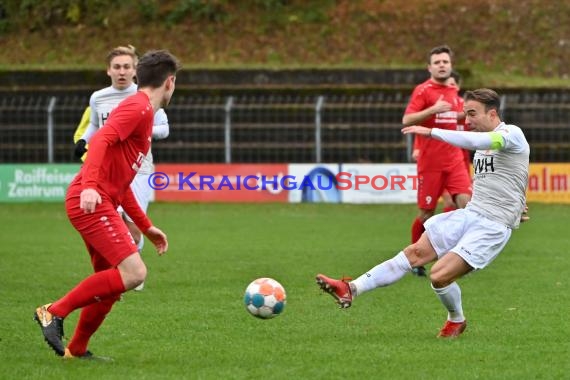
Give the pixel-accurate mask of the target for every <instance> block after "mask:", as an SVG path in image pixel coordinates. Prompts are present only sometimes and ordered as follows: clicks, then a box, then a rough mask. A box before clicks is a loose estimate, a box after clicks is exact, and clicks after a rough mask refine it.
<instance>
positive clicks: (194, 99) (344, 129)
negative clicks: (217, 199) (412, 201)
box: [0, 91, 570, 163]
mask: <svg viewBox="0 0 570 380" xmlns="http://www.w3.org/2000/svg"><path fill="white" fill-rule="evenodd" d="M409 95H410V92H409V91H386V92H378V91H376V92H370V93H360V94H346V93H343V94H337V93H329V94H314V95H313V94H306V93H270V92H260V93H256V94H236V95H216V94H212V93H202V94H176V95H175V97H174V98H173V102H172V104H171V105H170V106H169V108H168V110H167V114H168V118H169V122H170V126H171V128H170V136H169V137H168V138H167V139H166V140H162V141H156V142H154V143H153V153H154V156H155V160H156V161H157V162H196V163H198V162H211V163H222V162H233V163H268V162H297V163H311V162H374V163H377V162H407V161H408V158H409V141H407V140H406V138H405V137H404V136H402V134H401V133H400V128H401V120H402V114H403V112H404V109H405V106H406V102H407V100H408V97H409ZM88 100H89V94H87V93H78V94H54V95H45V94H34V93H25V94H17V95H14V94H0V162H1V163H28V162H57V163H65V162H73V161H74V159H73V154H72V152H73V141H72V139H73V133H74V130H75V128H76V126H77V123H78V122H79V119H80V118H81V114H82V113H83V110H84V108H85V106H86V105H87V104H88ZM503 100H504V102H503V103H504V109H503V116H504V119H505V121H507V122H509V123H512V124H516V125H518V126H520V127H521V128H522V129H523V130H524V131H525V134H526V136H527V139H528V140H529V142H530V144H531V150H532V154H531V160H532V161H533V162H570V117H569V115H570V92H567V91H551V92H536V93H528V92H521V93H508V94H506V95H504V97H503Z"/></svg>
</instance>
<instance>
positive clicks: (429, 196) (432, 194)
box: [418, 161, 473, 210]
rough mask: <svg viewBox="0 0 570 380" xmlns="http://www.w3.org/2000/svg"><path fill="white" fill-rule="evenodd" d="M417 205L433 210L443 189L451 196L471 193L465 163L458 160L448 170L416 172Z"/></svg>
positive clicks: (469, 179) (471, 189)
mask: <svg viewBox="0 0 570 380" xmlns="http://www.w3.org/2000/svg"><path fill="white" fill-rule="evenodd" d="M418 175H419V181H418V207H419V208H421V209H423V210H434V209H435V208H436V207H437V201H438V199H439V197H441V194H443V191H444V190H447V191H448V192H449V194H450V195H451V196H452V197H453V196H455V195H457V194H469V195H471V193H472V191H473V188H472V185H471V178H469V173H468V172H467V171H466V170H465V164H464V163H463V161H460V162H458V163H457V165H455V167H454V168H453V169H452V170H449V171H441V170H439V171H429V170H426V171H423V172H421V173H419V174H418Z"/></svg>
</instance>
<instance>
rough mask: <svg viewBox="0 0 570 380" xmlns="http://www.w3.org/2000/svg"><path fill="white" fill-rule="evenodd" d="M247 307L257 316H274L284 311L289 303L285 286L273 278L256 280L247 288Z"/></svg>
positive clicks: (245, 301)
mask: <svg viewBox="0 0 570 380" xmlns="http://www.w3.org/2000/svg"><path fill="white" fill-rule="evenodd" d="M243 302H244V304H245V308H246V309H247V311H249V313H250V314H251V315H253V316H254V317H257V318H262V319H269V318H274V317H276V316H278V315H279V314H281V313H282V312H283V309H284V308H285V304H286V303H287V295H286V293H285V288H283V286H282V285H281V284H280V283H278V282H277V281H275V280H274V279H272V278H268V277H264V278H258V279H257V280H254V281H253V282H252V283H251V284H249V285H248V286H247V289H245V295H244V297H243Z"/></svg>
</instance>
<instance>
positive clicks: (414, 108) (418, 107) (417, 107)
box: [404, 86, 431, 114]
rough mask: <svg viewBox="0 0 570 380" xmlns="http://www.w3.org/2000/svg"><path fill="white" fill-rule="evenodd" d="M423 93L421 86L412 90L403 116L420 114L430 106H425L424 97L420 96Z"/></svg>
mask: <svg viewBox="0 0 570 380" xmlns="http://www.w3.org/2000/svg"><path fill="white" fill-rule="evenodd" d="M423 93H424V90H423V87H422V86H417V87H416V88H414V91H413V92H412V96H411V98H410V102H409V103H408V106H407V107H406V111H405V112H404V114H409V113H415V112H420V111H423V110H425V109H426V108H428V107H430V106H431V104H429V105H428V104H426V99H425V97H424V96H422V94H423Z"/></svg>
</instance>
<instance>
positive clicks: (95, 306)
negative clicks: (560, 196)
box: [67, 297, 119, 356]
mask: <svg viewBox="0 0 570 380" xmlns="http://www.w3.org/2000/svg"><path fill="white" fill-rule="evenodd" d="M118 299H119V297H116V298H110V299H106V300H103V301H101V302H95V303H92V304H91V305H88V306H85V307H84V308H83V309H82V310H81V315H80V317H79V322H78V323H77V327H76V328H75V333H74V334H73V338H72V339H71V341H70V342H69V345H68V346H67V348H68V349H69V351H70V352H71V355H73V356H82V355H84V354H85V352H86V351H87V345H88V344H89V339H90V338H91V336H92V335H93V334H94V333H95V331H97V329H98V328H99V326H101V323H103V321H104V320H105V317H106V316H107V314H108V313H109V312H110V311H111V308H112V307H113V304H114V303H115V301H117V300H118Z"/></svg>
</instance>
